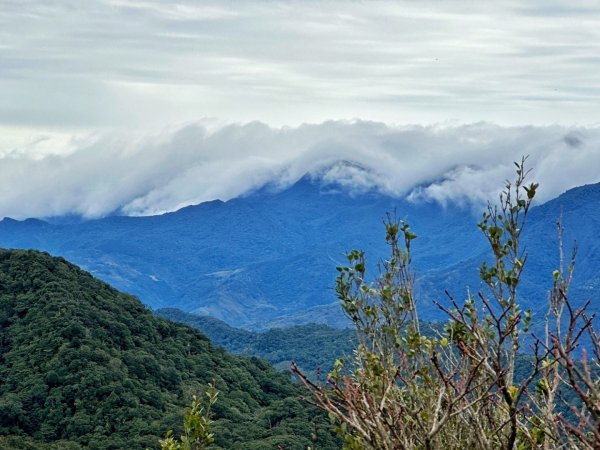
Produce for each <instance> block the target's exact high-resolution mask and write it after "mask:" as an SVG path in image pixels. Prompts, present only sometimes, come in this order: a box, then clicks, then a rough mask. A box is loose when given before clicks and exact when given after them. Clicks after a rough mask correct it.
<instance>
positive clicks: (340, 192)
mask: <svg viewBox="0 0 600 450" xmlns="http://www.w3.org/2000/svg"><path fill="white" fill-rule="evenodd" d="M388 213H389V214H392V215H395V216H396V217H397V218H400V219H403V220H406V221H407V222H408V223H409V224H410V226H411V229H412V230H413V231H414V232H415V233H416V234H417V235H418V239H417V240H416V241H415V242H414V245H413V259H414V268H415V270H416V274H417V297H418V298H419V302H420V309H421V319H423V320H436V319H439V318H441V317H443V314H441V312H440V311H439V310H438V309H437V308H436V307H435V306H434V305H433V304H432V302H431V300H432V299H442V301H443V299H444V298H445V294H444V291H445V290H446V289H448V290H449V291H450V292H452V293H453V294H454V295H455V296H456V297H457V298H458V299H459V300H460V299H462V298H464V296H465V295H466V289H467V287H468V288H469V289H470V290H471V291H472V292H473V291H477V290H478V289H480V288H481V284H480V281H479V276H478V274H479V272H478V267H479V264H480V263H481V262H482V261H483V260H485V259H486V257H487V248H486V245H487V244H486V241H485V239H484V237H483V235H482V234H481V232H480V231H479V230H478V229H477V226H476V224H477V221H478V215H477V214H474V213H473V209H472V207H469V206H465V205H455V204H454V205H453V204H448V205H445V206H442V205H440V204H438V203H434V202H425V201H420V202H415V201H409V200H407V199H405V198H395V197H391V196H388V195H385V194H382V193H381V192H379V191H376V190H374V189H350V188H348V187H347V186H346V185H343V184H340V183H336V182H332V181H326V180H324V179H322V178H319V177H318V176H314V175H312V176H311V175H307V176H305V177H303V178H302V179H300V180H299V181H298V182H296V183H295V184H293V185H291V186H288V187H285V188H282V187H277V186H274V185H267V186H264V187H263V188H261V189H259V190H257V191H254V192H252V193H249V194H248V195H246V196H243V197H239V198H235V199H232V200H229V201H227V202H222V201H218V200H216V201H212V202H207V203H202V204H199V205H195V206H189V207H186V208H183V209H180V210H178V211H175V212H172V213H167V214H163V215H157V216H149V217H125V216H111V217H106V218H103V219H98V220H81V221H78V220H76V221H74V220H38V219H27V220H24V221H16V220H12V219H9V218H5V219H4V220H2V221H1V222H0V246H3V247H8V248H21V249H27V248H34V249H40V250H44V251H48V252H50V253H52V254H55V255H60V256H63V257H65V258H68V259H69V260H71V261H73V262H75V263H76V264H78V265H80V266H82V267H83V268H85V269H86V270H89V271H90V272H91V273H92V274H94V275H95V276H97V277H98V278H100V279H102V280H104V281H107V282H109V283H110V284H112V285H114V286H115V287H117V288H118V289H120V290H123V291H126V292H129V293H132V294H134V295H136V296H137V297H139V298H140V299H141V300H142V301H143V302H144V303H145V304H146V305H148V306H150V307H151V308H154V309H158V308H178V309H181V310H182V311H185V312H189V313H194V314H199V315H205V316H206V315H209V316H213V317H215V318H218V319H221V320H223V321H225V322H226V323H228V324H229V325H232V326H235V327H242V328H246V329H254V330H259V329H268V328H271V327H281V326H289V325H297V324H303V323H310V322H320V323H327V324H330V325H333V326H338V327H343V326H345V325H347V322H345V320H344V317H343V316H342V314H341V312H340V309H339V307H338V306H337V300H336V294H335V291H334V284H335V277H336V273H337V272H336V270H335V268H336V266H341V265H345V263H346V259H345V256H344V255H345V253H346V252H347V251H349V250H351V249H354V248H359V249H363V250H365V252H366V254H367V258H368V263H369V265H370V268H371V270H370V274H371V275H375V274H376V273H377V270H376V266H377V262H378V261H380V260H381V258H385V256H386V253H387V248H386V244H385V240H384V226H383V223H382V222H383V219H384V218H385V217H386V214H388ZM560 216H562V223H563V225H564V227H565V229H566V234H565V239H564V242H565V244H566V246H567V247H570V245H571V243H572V242H573V241H575V240H576V241H577V243H578V247H579V252H578V260H577V261H578V264H577V269H576V272H575V282H574V289H573V296H574V298H575V300H576V301H581V300H583V299H586V298H594V297H596V296H597V295H598V293H599V292H600V253H598V251H597V250H598V246H599V245H600V240H599V236H600V185H589V186H582V187H579V188H575V189H572V190H570V191H568V192H566V193H564V194H563V195H561V196H559V197H557V198H555V199H553V200H551V201H549V202H547V203H544V204H541V205H537V206H535V207H533V208H532V210H531V211H530V215H529V218H528V224H527V229H526V233H525V236H524V243H525V245H526V249H527V252H528V255H529V256H528V261H527V267H526V271H525V275H524V280H523V284H522V301H523V304H524V306H525V307H532V309H533V310H534V313H538V314H541V312H542V311H543V310H544V305H545V302H546V292H547V290H548V288H549V287H550V285H551V281H552V279H551V274H552V271H553V270H554V269H555V268H556V267H557V266H558V245H557V233H556V228H555V222H556V220H557V219H558V218H559V217H560Z"/></svg>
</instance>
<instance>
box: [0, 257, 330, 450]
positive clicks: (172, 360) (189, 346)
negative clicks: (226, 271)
mask: <svg viewBox="0 0 600 450" xmlns="http://www.w3.org/2000/svg"><path fill="white" fill-rule="evenodd" d="M211 381H214V382H215V383H216V386H217V388H218V389H219V390H220V391H221V396H220V398H219V401H218V403H217V405H216V406H215V410H214V411H215V414H216V419H217V421H216V425H215V433H216V436H217V444H218V445H217V447H216V448H227V449H261V448H263V449H268V448H275V447H276V446H277V445H282V446H285V448H297V449H304V448H305V447H306V446H307V445H310V444H311V440H310V433H311V432H312V431H313V426H312V424H311V420H312V419H311V418H312V417H314V414H315V411H313V410H312V409H311V408H309V407H308V406H307V405H306V404H304V403H302V402H300V401H298V400H297V397H298V395H299V392H298V387H297V386H294V385H293V384H292V383H291V382H290V380H289V375H285V374H280V373H277V372H276V371H274V370H273V369H272V368H271V367H270V366H269V365H268V364H267V363H265V362H263V361H261V360H258V359H256V358H242V357H235V356H232V355H230V354H228V353H226V352H225V351H223V350H221V349H218V348H215V347H213V346H212V345H211V344H210V342H209V341H208V339H207V338H206V337H205V336H204V335H202V334H201V333H199V332H198V331H196V330H194V329H192V328H189V327H186V326H183V325H178V324H175V323H172V322H169V321H167V320H164V319H161V318H157V317H155V316H153V315H152V314H151V313H150V312H149V311H148V310H147V309H146V308H145V307H144V306H143V305H142V304H141V303H140V302H139V301H138V300H137V299H135V298H133V297H131V296H129V295H126V294H121V293H119V292H117V291H116V290H114V289H113V288H111V287H110V286H108V285H106V284H105V283H103V282H100V281H98V280H96V279H94V278H93V277H92V276H91V275H90V274H88V273H86V272H83V271H81V270H80V269H78V268H77V267H75V266H73V265H71V264H70V263H68V262H66V261H65V260H63V259H59V258H52V257H50V256H49V255H47V254H42V253H39V252H33V251H6V250H0V436H2V435H13V436H19V435H21V436H29V437H32V438H34V439H36V440H38V441H42V442H48V443H52V442H55V441H58V440H64V441H68V442H69V445H70V446H71V447H69V448H80V447H85V448H90V449H109V448H115V449H116V448H119V449H120V448H127V449H144V448H147V447H149V448H156V447H157V445H158V437H159V436H161V435H162V434H163V433H164V432H165V431H166V430H167V429H172V428H175V429H176V430H178V429H179V426H180V424H181V420H182V414H183V407H184V406H185V405H186V404H187V403H188V402H189V399H190V396H191V394H193V393H197V392H199V391H201V390H202V387H203V386H205V385H206V384H207V383H208V382H211ZM317 417H318V415H317ZM274 418H277V419H274ZM317 420H319V419H317ZM11 439H13V440H14V439H18V438H11ZM320 439H322V443H321V444H320V445H321V447H320V448H336V446H335V444H334V443H333V441H332V439H331V437H330V436H329V435H327V434H323V435H322V436H320ZM6 442H8V441H6V439H3V440H0V444H3V443H6ZM24 442H25V441H24ZM6 445H9V444H6ZM10 445H16V444H10ZM23 445H24V446H25V448H27V445H26V444H23ZM61 445H62V444H61ZM63 448H67V447H64V446H63Z"/></svg>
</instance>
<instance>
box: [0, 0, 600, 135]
mask: <svg viewBox="0 0 600 450" xmlns="http://www.w3.org/2000/svg"><path fill="white" fill-rule="evenodd" d="M599 54H600V5H599V4H598V2H587V3H582V2H568V1H566V0H563V1H551V2H522V1H504V2H471V1H444V2H439V1H428V0H425V1H419V2H413V1H408V0H404V1H394V2H385V1H369V2H360V1H327V2H315V1H309V2H298V1H268V2H267V1H243V2H242V1H234V0H225V1H221V0H219V1H210V0H205V1H202V2H198V1H195V0H177V1H165V0H86V1H85V2H81V1H74V0H55V1H52V2H48V1H42V0H0V92H2V94H3V96H2V102H0V125H4V126H8V125H12V126H20V127H26V126H33V127H40V128H44V127H55V126H61V127H80V128H85V129H95V128H96V127H103V126H123V125H125V126H142V125H143V126H151V127H152V126H156V125H157V124H158V125H161V124H165V123H173V122H178V121H189V120H195V119H197V118H198V117H205V116H217V117H222V118H224V119H225V120H228V121H242V122H246V121H251V120H262V121H264V122H266V123H270V124H275V125H283V124H300V123H302V122H305V121H311V122H320V121H323V120H327V119H332V118H354V117H360V118H363V119H373V120H380V121H384V122H387V123H436V122H440V121H444V120H448V119H457V120H460V121H461V122H467V123H468V122H473V121H479V120H486V121H491V122H496V123H501V124H513V125H514V124H522V123H536V124H549V123H554V122H558V123H565V124H590V123H592V124H593V123H598V122H600V111H599V109H598V107H597V105H598V101H599V100H600V78H599V77H598V76H597V74H598V72H599V71H600V58H598V55H599Z"/></svg>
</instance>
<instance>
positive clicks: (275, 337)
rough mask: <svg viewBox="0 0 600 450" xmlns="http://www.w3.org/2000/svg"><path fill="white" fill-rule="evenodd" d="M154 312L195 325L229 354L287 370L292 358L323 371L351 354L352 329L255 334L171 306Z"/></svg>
mask: <svg viewBox="0 0 600 450" xmlns="http://www.w3.org/2000/svg"><path fill="white" fill-rule="evenodd" d="M154 313H155V314H156V315H158V316H159V317H164V318H165V319H169V320H172V321H174V322H180V323H184V324H186V325H189V326H192V327H194V328H197V329H198V330H200V331H202V333H204V334H205V335H206V336H207V337H208V338H209V339H210V341H211V342H212V343H213V344H214V345H219V346H221V347H223V348H225V349H226V350H228V351H230V352H233V353H237V354H241V355H252V356H258V357H260V358H264V359H266V360H267V361H269V362H270V363H271V364H273V365H274V366H275V367H276V368H278V369H281V370H288V369H289V368H290V364H291V362H292V361H294V362H296V364H298V366H299V367H301V368H303V369H304V370H306V371H307V372H308V373H313V372H315V371H316V370H317V369H318V370H320V371H321V372H322V373H327V372H329V371H330V370H331V368H332V366H333V362H334V361H335V360H336V359H337V358H340V357H342V356H348V355H351V354H352V352H353V350H354V348H355V347H356V331H355V330H354V329H350V328H344V329H336V328H331V327H328V326H326V325H318V324H307V325H300V326H293V327H287V328H272V329H270V330H268V331H264V332H261V333H257V332H251V331H247V330H242V329H239V328H233V327H231V326H229V325H227V324H226V323H225V322H223V321H221V320H219V319H215V318H214V317H207V316H197V315H195V314H188V313H185V312H183V311H181V310H178V309H174V308H164V309H159V310H157V311H155V312H154Z"/></svg>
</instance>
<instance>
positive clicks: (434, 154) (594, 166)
mask: <svg viewBox="0 0 600 450" xmlns="http://www.w3.org/2000/svg"><path fill="white" fill-rule="evenodd" d="M69 145H70V148H71V150H70V151H69V152H68V153H65V152H64V150H63V149H57V151H56V152H55V153H53V154H48V155H45V156H40V155H39V154H35V155H33V154H30V153H28V152H19V151H16V152H12V153H11V154H7V155H4V156H1V157H0V191H1V192H2V195H0V217H3V216H9V217H13V218H19V219H22V218H26V217H41V218H43V217H50V216H60V215H65V214H76V215H81V216H84V217H86V218H95V217H102V216H105V215H108V214H112V213H120V214H127V215H150V214H158V213H162V212H166V211H173V210H176V209H179V208H181V207H183V206H186V205H190V204H196V203H200V202H203V201H208V200H214V199H217V198H218V199H222V200H227V199H230V198H233V197H236V196H239V195H243V194H245V193H247V192H249V191H252V190H253V189H256V188H259V187H261V186H263V185H265V184H266V183H274V184H276V185H279V186H281V187H285V186H287V185H290V184H292V183H294V182H295V181H297V180H298V179H299V178H301V177H302V176H303V175H305V174H306V173H312V174H315V175H317V176H319V177H320V178H322V179H323V180H325V181H326V182H333V181H337V182H339V183H340V184H342V185H344V186H346V187H348V188H349V189H364V188H376V189H378V190H380V191H382V192H384V193H386V194H390V195H394V196H408V197H409V198H410V199H412V200H414V201H437V202H440V203H442V204H449V203H452V202H460V203H463V204H464V203H467V204H469V203H474V204H479V203H481V202H484V201H487V200H488V199H490V198H495V196H496V194H497V192H498V188H499V187H501V186H502V183H503V181H504V180H505V179H507V178H512V174H513V171H514V166H513V164H512V163H513V161H515V160H519V159H520V158H521V156H522V155H529V162H528V166H529V167H532V168H533V169H534V170H533V174H532V179H535V180H537V181H539V182H540V184H541V187H540V191H539V193H540V197H539V199H540V201H543V200H548V199H550V198H553V197H555V196H556V195H558V194H560V193H562V192H564V191H565V190H567V189H569V188H571V187H575V186H579V185H582V184H587V183H595V182H600V171H599V170H598V168H599V167H600V127H592V128H589V127H588V128H571V127H561V126H550V127H531V126H527V127H500V126H496V125H492V124H488V123H477V124H471V125H461V126H389V125H385V124H382V123H374V122H362V121H352V122H346V121H331V122H324V123H321V124H316V125H302V126H299V127H294V128H288V127H284V128H271V127H269V126H267V125H265V124H263V123H259V122H253V123H248V124H230V125H224V126H219V127H215V126H213V125H207V124H205V123H204V122H198V123H194V124H188V125H185V126H181V127H178V128H175V129H169V130H164V131H162V132H157V133H154V134H146V135H140V134H139V133H123V132H112V133H104V134H100V135H93V136H88V137H86V138H83V139H82V138H78V140H77V141H73V142H71V143H69ZM339 161H349V162H351V163H350V164H336V162H339ZM361 167H364V168H367V169H368V170H366V171H365V170H362V169H361Z"/></svg>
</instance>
